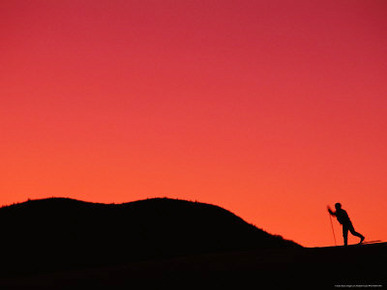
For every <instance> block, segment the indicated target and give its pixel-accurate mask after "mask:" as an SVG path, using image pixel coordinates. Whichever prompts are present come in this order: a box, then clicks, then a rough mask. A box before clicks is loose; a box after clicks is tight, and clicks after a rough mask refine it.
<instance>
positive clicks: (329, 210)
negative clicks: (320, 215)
mask: <svg viewBox="0 0 387 290" xmlns="http://www.w3.org/2000/svg"><path fill="white" fill-rule="evenodd" d="M327 208H328V212H329V214H330V215H336V213H335V212H333V211H332V210H331V208H330V207H329V205H328V206H327Z"/></svg>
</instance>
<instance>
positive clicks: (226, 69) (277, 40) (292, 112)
mask: <svg viewBox="0 0 387 290" xmlns="http://www.w3.org/2000/svg"><path fill="white" fill-rule="evenodd" d="M386 12H387V4H386V1H384V0H381V1H369V0H364V1H356V0H349V1H336V0H335V1H326V0H325V1H310V0H305V1H227V0H222V1H211V0H210V1H187V0H184V1H178V0H176V1H150V0H146V1H143V0H139V1H126V0H125V1H111V0H109V1H92V0H90V1H82V0H81V1H79V0H74V1H48V0H47V1H39V0H38V1H1V3H0V19H1V20H0V23H1V25H0V36H1V45H0V132H1V135H0V136H1V137H0V138H1V142H0V146H1V150H0V154H1V155H0V160H1V162H0V204H1V205H7V204H10V203H14V202H22V201H25V200H26V199H28V198H44V197H51V196H67V197H72V198H77V199H82V200H86V201H94V202H116V203H119V202H127V201H133V200H138V199H144V198H148V197H156V196H166V197H172V198H180V199H188V200H197V201H201V202H207V203H212V204H216V205H219V206H222V207H224V208H226V209H228V210H230V211H232V212H234V213H235V214H237V215H239V216H240V217H242V218H243V219H245V220H246V221H248V222H250V223H253V224H255V225H256V226H258V227H260V228H263V229H265V230H267V231H268V232H270V233H274V234H280V235H283V236H284V237H285V238H288V239H292V240H295V241H296V242H299V243H301V244H302V245H304V246H324V245H332V244H333V237H332V231H331V226H330V222H329V217H328V214H327V212H326V205H327V204H330V205H331V206H333V204H334V203H335V202H337V201H340V202H341V203H342V204H343V208H344V209H347V211H348V213H349V215H350V217H351V218H352V221H353V222H354V225H355V228H356V229H357V230H358V231H359V232H360V233H363V234H364V235H365V236H366V238H367V239H368V240H376V239H381V240H387V223H386V215H387V206H386V205H387V202H386V201H387V196H386V191H387V183H386V174H387V150H386V148H387V130H386V129H387V128H386V125H387V98H386V92H387V81H386V76H387V68H386V61H387V49H386V48H387V37H386V36H387V35H386V31H387V15H386V14H387V13H386ZM335 230H336V238H337V240H338V241H340V242H341V234H340V232H339V230H340V229H339V227H338V225H337V223H336V224H335ZM356 241H357V239H355V238H354V237H350V242H356Z"/></svg>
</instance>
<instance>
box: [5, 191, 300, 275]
mask: <svg viewBox="0 0 387 290" xmlns="http://www.w3.org/2000/svg"><path fill="white" fill-rule="evenodd" d="M0 229H1V237H0V249H1V252H2V253H1V256H2V258H1V260H0V270H1V271H2V273H3V274H6V273H8V274H10V273H28V272H40V271H51V270H55V269H66V268H67V269H68V268H78V267H85V266H98V265H106V264H112V263H122V262H127V261H135V260H143V259H159V258H165V257H173V256H180V255H190V254H198V253H209V252H219V251H229V250H243V249H256V248H281V247H301V246H299V245H298V244H296V243H294V242H291V241H288V240H284V239H282V238H281V237H279V236H273V235H270V234H268V233H266V232H265V231H263V230H260V229H258V228H256V227H255V226H253V225H251V224H248V223H246V222H245V221H243V220H242V219H241V218H239V217H237V216H236V215H234V214H232V213H231V212H229V211H227V210H225V209H222V208H220V207H218V206H214V205H210V204H204V203H198V202H190V201H184V200H175V199H167V198H155V199H147V200H141V201H136V202H130V203H124V204H117V205H115V204H99V203H88V202H83V201H78V200H73V199H68V198H50V199H42V200H32V201H27V202H24V203H20V204H15V205H11V206H7V207H3V208H1V209H0Z"/></svg>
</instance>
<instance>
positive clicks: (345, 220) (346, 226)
mask: <svg viewBox="0 0 387 290" xmlns="http://www.w3.org/2000/svg"><path fill="white" fill-rule="evenodd" d="M335 208H336V211H335V212H334V211H332V210H331V208H330V207H329V205H328V212H329V214H330V215H333V216H335V217H336V218H337V221H338V222H339V223H340V224H341V225H342V226H343V237H344V246H347V244H348V231H350V232H351V234H352V235H354V236H356V237H359V238H360V242H359V244H361V243H362V242H363V241H364V236H363V235H362V234H359V233H358V232H356V231H355V229H354V227H353V225H352V222H351V220H350V219H349V216H348V214H347V212H346V211H345V210H343V209H342V208H341V203H336V204H335Z"/></svg>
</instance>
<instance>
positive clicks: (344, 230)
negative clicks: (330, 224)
mask: <svg viewBox="0 0 387 290" xmlns="http://www.w3.org/2000/svg"><path fill="white" fill-rule="evenodd" d="M343 238H344V246H346V245H347V244H348V227H347V226H346V225H343Z"/></svg>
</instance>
